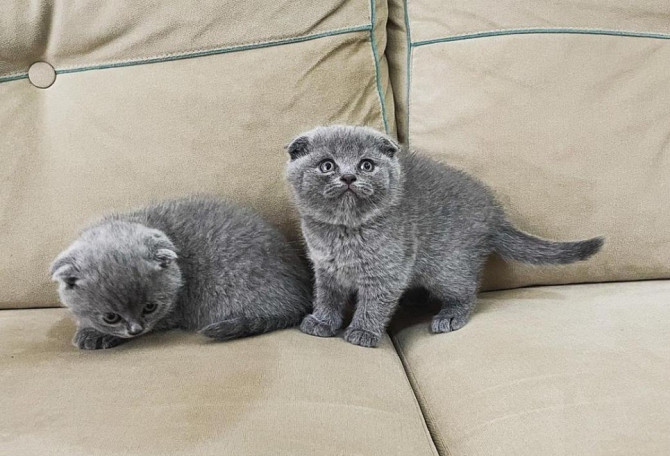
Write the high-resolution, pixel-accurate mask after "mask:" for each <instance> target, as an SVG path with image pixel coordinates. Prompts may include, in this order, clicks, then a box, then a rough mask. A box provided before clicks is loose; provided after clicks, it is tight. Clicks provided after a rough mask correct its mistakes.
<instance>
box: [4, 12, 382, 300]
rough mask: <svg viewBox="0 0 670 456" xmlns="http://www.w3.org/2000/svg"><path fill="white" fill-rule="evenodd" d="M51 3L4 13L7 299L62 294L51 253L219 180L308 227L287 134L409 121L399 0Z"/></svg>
mask: <svg viewBox="0 0 670 456" xmlns="http://www.w3.org/2000/svg"><path fill="white" fill-rule="evenodd" d="M38 3H39V5H40V6H39V7H36V8H32V7H31V5H36V4H35V3H26V2H23V1H12V2H10V3H9V5H5V6H3V14H2V15H0V21H2V23H1V26H0V52H2V54H1V58H0V60H2V63H1V64H0V81H3V82H0V125H2V140H0V157H1V159H2V166H0V233H1V234H0V251H1V252H3V255H2V256H1V257H0V308H3V307H4V308H10V307H17V306H18V307H35V306H53V305H56V303H57V296H56V290H55V287H54V286H53V284H51V283H50V281H49V276H48V265H49V262H50V261H51V260H52V259H53V257H54V256H55V255H56V254H57V253H58V252H59V251H60V250H61V249H63V248H64V247H65V246H66V245H67V244H68V243H69V242H71V241H72V240H73V238H74V237H75V235H76V232H77V231H78V230H79V229H81V228H83V227H84V226H85V225H86V224H87V223H89V222H90V221H92V220H94V219H95V218H97V217H99V216H100V215H102V214H103V213H106V212H108V211H111V210H123V209H127V208H131V207H135V206H138V205H142V204H146V203H147V202H149V201H151V200H155V199H161V198H167V197H176V196H183V195H185V194H189V193H214V194H219V195H222V196H226V197H229V198H232V199H233V200H235V201H238V202H240V203H242V204H248V205H251V206H253V207H255V208H257V209H258V210H260V211H261V212H262V213H263V214H264V215H265V216H267V217H268V218H269V219H270V220H271V221H272V222H275V223H277V224H278V225H280V226H281V227H282V229H284V231H286V232H287V233H288V234H289V235H290V236H291V237H292V238H295V237H296V236H297V227H296V223H295V213H294V212H293V210H292V208H291V204H290V203H289V200H288V192H287V188H286V185H285V183H284V178H283V168H284V164H285V162H286V160H287V155H286V152H285V150H284V149H283V145H285V144H287V143H288V142H289V141H290V140H291V139H292V138H293V137H294V136H295V135H297V134H298V133H299V132H301V131H303V130H306V129H309V128H312V127H313V126H314V125H315V124H321V123H335V122H337V123H354V124H368V125H371V126H373V127H375V128H379V129H382V130H383V129H385V124H386V125H388V129H389V132H390V133H393V131H394V125H395V122H394V120H393V112H394V110H393V101H392V93H391V90H390V89H389V87H388V84H389V82H388V71H387V69H386V61H385V59H384V46H385V45H386V40H385V32H384V30H385V29H384V27H385V24H386V16H387V13H386V7H385V2H381V1H379V2H377V3H375V2H372V3H370V2H369V1H368V0H357V1H351V2H344V1H327V2H319V4H318V5H317V4H313V3H311V2H304V1H301V2H278V3H277V2H275V3H273V4H268V3H266V2H224V4H223V5H221V4H220V3H221V2H205V4H204V5H203V6H202V7H201V6H200V5H199V6H198V8H193V7H191V6H181V7H180V6H179V5H173V4H172V3H170V4H169V5H168V4H167V3H164V4H163V3H161V4H160V5H154V4H153V3H152V4H151V5H153V6H151V7H149V6H148V4H145V3H143V2H124V5H122V6H121V5H119V4H117V3H115V4H114V6H113V7H112V6H110V7H109V8H107V7H101V6H100V5H99V4H98V3H97V2H77V3H76V4H74V3H73V4H71V5H70V4H69V3H62V2H38ZM154 6H155V8H154ZM5 10H6V11H7V12H8V14H4V12H5ZM373 19H374V25H375V27H376V28H375V29H374V30H373V32H374V34H373V33H371V27H372V25H373V24H372V20H373ZM250 24H264V26H263V27H255V26H254V27H252V26H250ZM373 36H374V40H372V37H373ZM373 44H374V46H373ZM208 51H214V52H213V53H212V54H211V55H209V54H207V52H208ZM375 56H376V57H377V58H375ZM172 58H177V59H176V60H171V59H172ZM36 60H40V61H45V62H46V63H49V64H50V65H52V66H53V67H54V68H55V70H56V72H57V77H56V80H55V82H54V83H53V85H51V86H50V87H49V88H47V89H38V88H37V87H35V86H33V85H32V84H31V83H30V81H29V79H27V72H28V67H29V66H30V64H31V63H32V62H34V61H36ZM150 62H156V63H150ZM115 65H121V66H118V67H114V66H115ZM109 67H112V68H109ZM3 77H4V78H5V79H2V78H3ZM13 77H19V79H14V80H9V79H12V78H13ZM380 95H381V96H380ZM385 119H386V122H385V121H384V120H385Z"/></svg>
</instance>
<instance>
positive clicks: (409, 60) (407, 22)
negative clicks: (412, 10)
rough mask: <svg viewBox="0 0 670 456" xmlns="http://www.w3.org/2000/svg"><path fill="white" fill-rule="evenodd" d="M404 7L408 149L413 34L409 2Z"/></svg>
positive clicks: (408, 143) (406, 0) (404, 2)
mask: <svg viewBox="0 0 670 456" xmlns="http://www.w3.org/2000/svg"><path fill="white" fill-rule="evenodd" d="M403 6H404V10H405V11H404V12H405V29H406V31H407V33H406V35H407V51H406V54H407V55H406V59H407V61H406V63H405V65H406V68H405V84H406V88H405V99H406V103H407V113H406V119H405V129H406V130H407V131H406V132H405V134H406V136H405V139H406V142H407V147H409V145H410V132H409V119H410V115H409V112H410V107H411V103H410V92H411V84H412V71H411V69H412V32H411V30H410V20H409V0H403Z"/></svg>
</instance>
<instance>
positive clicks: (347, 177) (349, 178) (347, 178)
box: [340, 174, 356, 185]
mask: <svg viewBox="0 0 670 456" xmlns="http://www.w3.org/2000/svg"><path fill="white" fill-rule="evenodd" d="M340 180H341V181H342V182H344V183H345V184H347V185H351V184H352V183H354V182H356V176H355V175H354V174H343V175H342V177H340Z"/></svg>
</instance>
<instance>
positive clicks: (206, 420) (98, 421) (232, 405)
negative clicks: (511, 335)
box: [0, 309, 436, 456]
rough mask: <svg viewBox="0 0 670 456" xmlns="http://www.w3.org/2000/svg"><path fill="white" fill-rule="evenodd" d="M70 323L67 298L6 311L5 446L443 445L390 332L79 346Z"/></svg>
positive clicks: (417, 450) (1, 333)
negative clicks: (428, 424)
mask: <svg viewBox="0 0 670 456" xmlns="http://www.w3.org/2000/svg"><path fill="white" fill-rule="evenodd" d="M73 329H74V326H73V324H72V323H71V321H70V320H69V318H68V316H67V315H66V312H65V310H62V309H37V310H3V311H0V365H2V369H0V410H2V413H1V414H0V454H3V455H4V454H6V455H10V454H11V455H13V456H20V455H36V454H46V453H48V454H50V455H68V456H75V455H87V456H88V455H108V454H109V455H118V454H124V455H147V454H157V455H158V454H173V455H194V454H198V455H215V454H216V455H220V454H230V455H265V454H293V455H299V454H304V455H314V454H319V455H342V454H360V455H375V454H378V455H407V454H412V455H435V454H436V453H435V449H434V447H433V444H432V441H431V439H430V436H429V434H428V431H427V430H426V428H425V423H424V421H423V418H422V416H421V413H420V410H419V407H418V404H417V403H416V399H415V397H414V395H413V393H412V390H411V388H410V385H409V382H408V381H407V377H406V376H405V373H404V370H403V366H402V364H401V362H400V360H399V359H398V356H397V354H396V352H395V350H394V348H393V345H392V344H391V342H390V340H389V339H388V338H386V339H385V340H384V342H383V344H382V345H381V347H380V348H379V349H378V350H367V349H361V348H360V347H355V346H352V345H350V344H347V343H346V342H344V341H343V340H342V339H337V338H336V339H319V338H315V337H309V336H306V335H304V334H301V333H300V332H298V331H297V330H288V331H281V332H276V333H272V334H267V335H264V336H259V337H254V338H249V339H243V340H237V341H233V342H229V343H209V342H208V341H205V340H204V339H203V338H201V337H199V336H196V335H188V334H185V333H181V332H178V331H173V332H169V333H163V334H155V335H150V336H148V337H145V338H140V339H138V340H136V341H132V342H130V343H128V344H126V345H122V346H119V347H116V348H114V349H110V350H101V351H81V350H77V349H75V348H74V347H73V346H72V345H70V338H71V336H72V332H73ZM45 452H46V453H45Z"/></svg>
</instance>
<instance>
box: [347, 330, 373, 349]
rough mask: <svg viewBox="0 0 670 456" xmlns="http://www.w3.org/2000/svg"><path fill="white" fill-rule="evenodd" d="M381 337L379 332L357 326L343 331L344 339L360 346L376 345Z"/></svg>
mask: <svg viewBox="0 0 670 456" xmlns="http://www.w3.org/2000/svg"><path fill="white" fill-rule="evenodd" d="M381 338H382V336H381V334H374V333H371V332H370V331H366V330H364V329H358V328H347V330H346V331H345V332H344V340H346V341H347V342H349V343H351V344H354V345H360V346H361V347H376V346H377V345H379V341H380V340H381Z"/></svg>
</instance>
